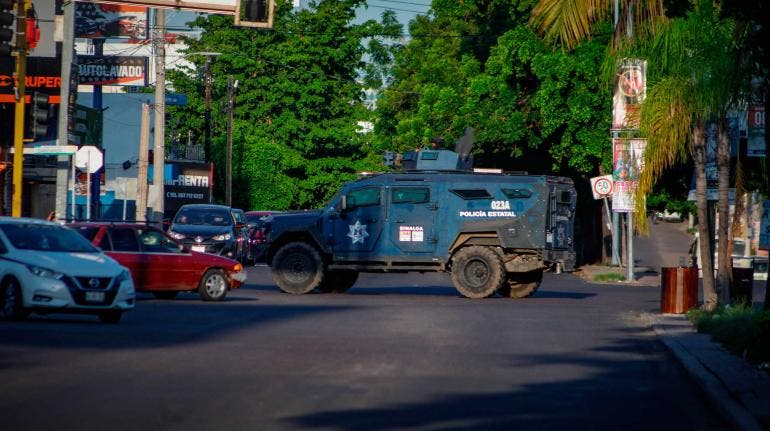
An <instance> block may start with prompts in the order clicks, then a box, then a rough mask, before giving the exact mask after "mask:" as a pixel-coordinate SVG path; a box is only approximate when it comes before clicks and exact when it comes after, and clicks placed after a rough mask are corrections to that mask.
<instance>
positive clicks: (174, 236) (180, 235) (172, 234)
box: [168, 230, 185, 239]
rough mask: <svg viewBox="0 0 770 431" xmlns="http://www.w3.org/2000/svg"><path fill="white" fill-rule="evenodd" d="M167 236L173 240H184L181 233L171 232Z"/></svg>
mask: <svg viewBox="0 0 770 431" xmlns="http://www.w3.org/2000/svg"><path fill="white" fill-rule="evenodd" d="M168 236H170V237H171V238H174V239H185V236H184V235H182V234H181V233H177V232H174V231H172V230H170V231H168Z"/></svg>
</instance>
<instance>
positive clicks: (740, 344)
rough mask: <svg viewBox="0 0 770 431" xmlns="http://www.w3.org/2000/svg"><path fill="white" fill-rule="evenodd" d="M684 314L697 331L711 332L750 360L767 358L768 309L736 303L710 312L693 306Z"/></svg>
mask: <svg viewBox="0 0 770 431" xmlns="http://www.w3.org/2000/svg"><path fill="white" fill-rule="evenodd" d="M687 317H688V318H689V319H690V321H691V322H692V323H693V324H694V325H695V327H696V328H697V329H698V332H700V333H704V334H709V335H711V338H712V339H713V340H714V341H716V342H718V343H721V344H722V345H723V346H724V347H725V349H727V350H728V351H730V352H731V353H733V354H736V355H738V356H741V357H743V358H744V359H746V360H747V361H748V362H749V363H752V364H762V363H767V362H770V311H762V310H757V309H754V308H752V307H750V306H747V305H745V304H739V305H728V306H720V307H718V308H717V310H716V311H715V312H713V313H709V312H707V311H703V310H698V309H694V310H690V311H689V312H687Z"/></svg>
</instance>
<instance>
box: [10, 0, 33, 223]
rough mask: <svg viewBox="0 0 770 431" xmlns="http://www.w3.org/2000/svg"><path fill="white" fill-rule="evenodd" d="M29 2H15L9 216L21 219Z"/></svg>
mask: <svg viewBox="0 0 770 431" xmlns="http://www.w3.org/2000/svg"><path fill="white" fill-rule="evenodd" d="M29 4H30V0H18V1H17V2H16V54H17V55H16V82H17V84H16V92H17V95H16V106H15V112H14V134H13V151H14V153H13V200H12V206H11V215H12V216H13V217H21V193H22V188H21V186H22V181H23V176H22V173H23V169H24V96H25V95H24V92H25V87H24V83H25V81H26V77H27V38H26V33H27V8H28V7H29Z"/></svg>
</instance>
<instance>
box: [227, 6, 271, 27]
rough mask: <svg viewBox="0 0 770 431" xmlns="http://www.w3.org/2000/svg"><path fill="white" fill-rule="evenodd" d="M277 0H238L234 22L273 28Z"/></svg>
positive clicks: (241, 25)
mask: <svg viewBox="0 0 770 431" xmlns="http://www.w3.org/2000/svg"><path fill="white" fill-rule="evenodd" d="M274 11H275V0H236V4H235V17H234V19H233V23H234V25H236V26H240V27H258V28H267V29H272V28H273V13H274Z"/></svg>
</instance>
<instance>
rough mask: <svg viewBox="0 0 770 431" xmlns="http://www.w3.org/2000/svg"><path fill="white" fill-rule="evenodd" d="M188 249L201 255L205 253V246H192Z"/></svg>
mask: <svg viewBox="0 0 770 431" xmlns="http://www.w3.org/2000/svg"><path fill="white" fill-rule="evenodd" d="M190 248H191V249H192V251H197V252H201V253H205V252H206V246H205V245H194V246H192V247H190Z"/></svg>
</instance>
